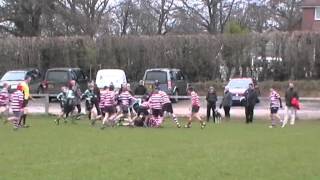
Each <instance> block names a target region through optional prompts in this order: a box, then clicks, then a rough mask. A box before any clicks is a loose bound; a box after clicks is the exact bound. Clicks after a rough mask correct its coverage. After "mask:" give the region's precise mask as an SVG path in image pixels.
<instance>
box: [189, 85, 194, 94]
mask: <svg viewBox="0 0 320 180" xmlns="http://www.w3.org/2000/svg"><path fill="white" fill-rule="evenodd" d="M193 91H194V88H193V87H192V86H189V87H188V93H189V94H190V93H191V92H193Z"/></svg>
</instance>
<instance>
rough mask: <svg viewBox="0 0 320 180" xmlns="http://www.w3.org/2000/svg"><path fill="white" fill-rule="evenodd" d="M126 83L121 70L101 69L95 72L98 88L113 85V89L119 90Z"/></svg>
mask: <svg viewBox="0 0 320 180" xmlns="http://www.w3.org/2000/svg"><path fill="white" fill-rule="evenodd" d="M126 83H127V77H126V73H125V72H124V71H123V70H121V69H101V70H99V71H98V72H97V76H96V84H97V86H98V88H100V89H101V88H104V87H105V86H109V85H110V84H113V85H114V87H115V89H120V87H121V85H122V84H126Z"/></svg>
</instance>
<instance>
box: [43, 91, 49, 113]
mask: <svg viewBox="0 0 320 180" xmlns="http://www.w3.org/2000/svg"><path fill="white" fill-rule="evenodd" d="M49 103H50V98H49V94H45V105H44V108H45V113H46V114H47V115H48V114H49Z"/></svg>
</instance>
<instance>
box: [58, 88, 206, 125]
mask: <svg viewBox="0 0 320 180" xmlns="http://www.w3.org/2000/svg"><path fill="white" fill-rule="evenodd" d="M188 93H189V95H190V96H191V107H192V108H191V113H190V117H189V121H188V123H187V124H186V125H185V126H184V127H186V128H190V127H191V123H192V119H193V118H196V119H197V120H198V121H199V122H200V124H201V128H204V127H205V125H206V124H205V122H204V121H203V120H202V119H201V117H200V115H199V109H200V99H199V96H198V94H197V93H196V92H195V90H194V89H193V88H192V87H189V88H188ZM57 99H58V101H59V102H60V105H61V113H60V114H59V116H58V118H57V119H56V120H55V122H56V124H57V125H59V124H60V121H61V120H63V121H64V122H67V121H68V119H70V120H71V122H74V120H75V119H77V118H78V115H80V113H77V114H74V110H75V108H76V107H77V106H79V102H80V101H81V100H85V106H86V112H87V114H88V117H89V120H90V121H91V125H95V124H96V121H97V120H101V124H102V125H101V129H104V128H106V127H114V126H119V125H122V126H129V127H153V128H158V127H161V126H162V124H163V122H164V117H165V116H170V117H171V118H172V120H173V122H174V123H175V125H176V126H177V127H178V128H180V127H181V124H180V122H179V121H178V118H177V117H176V115H175V114H174V112H173V108H172V103H171V101H170V97H169V96H168V95H167V93H166V92H164V91H162V90H161V89H160V88H159V85H158V84H157V82H156V83H155V84H154V86H153V89H152V92H151V93H150V94H146V95H143V96H141V97H135V96H134V95H133V93H132V91H131V90H130V87H129V86H128V85H127V84H123V85H122V87H121V88H120V89H119V90H117V91H116V90H115V88H114V86H113V85H112V84H110V85H109V86H105V87H103V88H102V89H99V88H98V87H97V86H96V85H95V83H94V82H91V83H89V84H88V89H87V90H86V91H85V92H84V93H83V94H82V93H81V92H80V91H79V88H72V86H71V87H62V88H61V93H59V94H58V96H57ZM80 111H81V110H80ZM78 112H79V111H78Z"/></svg>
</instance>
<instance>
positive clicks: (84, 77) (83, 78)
mask: <svg viewBox="0 0 320 180" xmlns="http://www.w3.org/2000/svg"><path fill="white" fill-rule="evenodd" d="M79 72H80V79H82V80H85V79H86V76H85V75H84V72H83V71H79Z"/></svg>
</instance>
